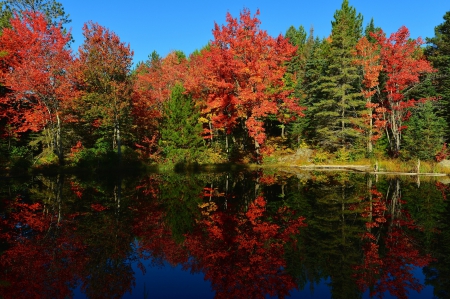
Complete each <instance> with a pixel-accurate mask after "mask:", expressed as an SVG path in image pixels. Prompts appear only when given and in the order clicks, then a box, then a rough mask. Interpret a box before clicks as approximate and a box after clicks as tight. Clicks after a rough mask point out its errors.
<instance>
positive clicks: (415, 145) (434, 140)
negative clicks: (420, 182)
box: [402, 101, 446, 160]
mask: <svg viewBox="0 0 450 299" xmlns="http://www.w3.org/2000/svg"><path fill="white" fill-rule="evenodd" d="M406 126H407V128H406V130H405V131H404V132H403V134H402V138H403V140H402V143H403V150H402V155H403V156H404V157H405V158H413V157H414V158H419V159H421V160H433V159H434V158H435V156H436V153H437V152H439V150H440V149H441V148H442V144H443V143H444V135H445V132H446V123H445V120H444V118H442V117H439V116H437V115H436V113H435V112H434V108H433V102H430V101H428V102H426V103H424V104H421V105H420V106H418V107H417V108H416V109H415V111H414V115H413V116H412V117H411V118H410V119H409V120H408V122H406Z"/></svg>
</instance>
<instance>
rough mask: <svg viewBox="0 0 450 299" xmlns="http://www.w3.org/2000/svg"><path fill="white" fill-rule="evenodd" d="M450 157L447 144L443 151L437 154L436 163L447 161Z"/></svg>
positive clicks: (443, 146) (444, 145)
mask: <svg viewBox="0 0 450 299" xmlns="http://www.w3.org/2000/svg"><path fill="white" fill-rule="evenodd" d="M448 156H449V151H448V149H447V143H444V144H443V145H442V148H441V150H440V151H439V152H438V153H437V154H436V161H437V162H441V161H442V160H445V159H447V157H448Z"/></svg>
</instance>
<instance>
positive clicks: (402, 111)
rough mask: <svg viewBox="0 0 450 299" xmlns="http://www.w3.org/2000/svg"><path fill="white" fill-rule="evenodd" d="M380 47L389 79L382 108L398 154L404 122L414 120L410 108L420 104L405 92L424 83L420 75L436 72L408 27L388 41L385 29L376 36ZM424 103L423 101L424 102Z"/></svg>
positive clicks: (420, 43) (375, 34)
mask: <svg viewBox="0 0 450 299" xmlns="http://www.w3.org/2000/svg"><path fill="white" fill-rule="evenodd" d="M372 36H373V37H374V38H375V39H376V40H377V44H378V46H379V47H380V60H381V65H382V66H383V72H384V73H385V74H386V77H387V80H386V84H385V88H384V92H385V93H386V95H387V96H386V98H385V99H384V100H383V101H382V102H381V107H383V108H385V109H386V112H387V114H386V115H385V117H384V118H383V119H384V120H385V121H386V126H387V127H388V129H389V131H390V135H391V151H392V153H393V154H397V153H398V151H399V150H400V148H399V147H400V138H401V131H402V130H403V129H404V128H405V127H404V126H402V122H403V121H405V120H407V119H408V118H409V117H410V115H411V114H410V111H409V110H408V108H411V107H414V106H415V105H416V102H417V101H416V100H415V99H407V98H405V91H406V90H407V89H409V88H411V87H412V86H414V85H415V84H417V83H419V82H420V76H421V75H423V74H426V73H431V72H434V71H435V70H434V69H433V68H432V67H431V65H430V63H429V62H428V61H427V60H426V59H425V58H424V57H423V55H422V51H421V49H420V45H422V44H423V41H422V40H421V39H420V38H418V39H416V40H411V39H410V38H409V31H408V29H407V28H406V27H404V26H403V27H401V28H400V29H399V30H398V31H397V32H396V33H393V34H391V36H390V37H389V38H386V36H385V34H384V33H383V31H382V30H380V31H378V32H377V33H372ZM422 101H423V100H422Z"/></svg>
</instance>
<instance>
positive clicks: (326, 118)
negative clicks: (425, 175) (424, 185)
mask: <svg viewBox="0 0 450 299" xmlns="http://www.w3.org/2000/svg"><path fill="white" fill-rule="evenodd" d="M1 5H2V15H1V20H0V21H1V23H0V26H1V30H2V35H1V38H0V50H1V52H0V54H1V55H0V60H1V66H0V80H1V86H0V134H1V139H0V159H1V160H2V161H5V165H8V167H14V166H15V164H16V163H19V162H20V163H24V165H30V164H31V163H37V164H45V163H56V162H59V163H60V164H62V163H63V162H64V161H65V160H68V161H69V162H70V163H72V164H74V165H75V164H77V163H79V162H80V161H81V162H82V161H87V160H88V161H91V162H94V163H95V161H97V162H96V163H100V162H101V161H104V160H102V159H103V158H105V157H108V159H110V161H113V160H115V161H121V159H122V158H123V157H122V156H123V155H124V153H127V154H126V157H125V158H127V159H128V158H130V157H133V158H134V159H135V158H137V157H140V158H141V159H143V160H147V161H150V162H156V163H161V162H168V161H173V162H176V161H188V162H189V163H190V162H196V163H197V162H198V163H211V162H212V163H217V162H226V161H240V162H249V161H256V162H261V161H263V158H265V157H268V156H270V155H271V154H272V153H273V152H274V151H276V150H278V149H281V148H284V149H286V148H290V149H291V150H296V149H297V148H298V147H299V146H307V147H309V148H313V149H320V150H322V151H326V152H327V153H328V154H329V155H340V156H342V153H345V157H346V159H357V158H360V157H372V156H373V155H378V156H386V157H388V156H390V157H400V158H404V159H410V158H420V159H427V160H432V159H434V158H435V156H436V155H437V154H438V152H439V151H440V150H441V149H442V148H443V145H444V143H446V142H448V140H447V139H448V137H449V136H448V134H446V130H445V128H446V127H447V126H448V123H449V122H450V118H449V117H448V115H449V113H448V111H450V108H449V107H450V104H449V92H448V89H449V88H450V85H449V84H450V83H449V81H448V70H447V69H448V57H449V55H450V54H449V53H450V52H449V41H450V31H449V30H448V27H449V25H448V21H449V13H447V14H446V15H445V16H444V20H445V21H444V23H443V24H441V25H438V26H437V27H436V36H435V37H432V38H428V39H427V42H428V44H429V45H428V46H427V47H426V48H422V47H421V46H422V44H423V41H422V40H421V39H420V38H418V39H411V38H410V36H409V31H408V29H407V28H406V27H401V28H400V29H399V30H398V31H397V32H394V33H392V34H390V35H389V36H388V35H386V34H385V33H384V32H383V31H382V30H381V29H380V28H377V27H375V25H374V22H373V20H371V22H370V23H369V24H368V25H367V27H366V29H365V30H363V16H362V15H361V14H360V13H358V12H357V11H356V9H355V8H354V7H352V6H351V5H350V3H349V1H348V0H344V1H343V3H342V6H341V7H340V9H338V10H337V11H336V12H335V14H334V19H333V20H332V22H331V24H332V29H331V33H330V35H329V36H328V37H327V38H322V39H321V38H318V37H314V31H313V30H312V29H311V30H310V32H309V35H308V34H307V32H306V30H305V29H304V28H303V27H302V26H300V27H299V28H298V29H296V28H295V27H293V26H292V27H290V28H288V30H287V32H286V36H282V35H280V36H277V37H272V36H270V35H269V34H268V33H267V32H266V31H265V30H263V29H262V28H261V27H260V26H261V21H260V20H259V19H258V16H259V11H257V12H256V14H255V15H252V14H251V12H250V11H249V10H247V9H244V10H243V11H242V12H241V14H240V16H239V18H234V17H233V16H231V15H230V14H229V13H228V14H227V16H226V24H225V25H219V24H217V23H216V24H215V25H214V28H213V39H212V40H211V41H210V42H209V43H208V44H207V46H205V47H203V48H202V49H201V50H198V51H195V52H194V53H192V54H191V55H189V56H186V55H185V54H184V53H182V52H181V51H174V52H171V53H170V54H168V55H167V56H166V57H160V56H159V55H158V54H157V53H156V52H153V53H152V54H151V55H150V56H149V60H148V61H146V62H139V63H138V64H137V65H136V67H135V68H134V69H132V66H133V64H132V58H133V52H132V51H131V49H130V46H129V45H127V44H126V43H124V42H123V41H121V40H120V38H119V37H118V36H117V35H116V34H115V33H114V32H111V31H110V30H108V29H107V28H104V27H102V26H101V25H99V24H97V23H94V22H89V23H87V24H85V26H84V28H83V34H84V38H85V40H84V43H83V44H82V45H81V47H80V49H79V50H78V54H77V55H73V53H72V51H71V49H70V41H71V35H70V32H68V31H67V30H66V29H65V28H64V27H63V25H64V24H67V23H68V22H69V19H68V16H67V15H66V13H65V12H64V9H63V7H62V5H61V4H60V3H58V2H56V1H54V0H53V1H50V0H48V1H43V0H42V1H28V0H21V1H4V2H2V4H1ZM428 103H431V104H428ZM446 138H447V139H446ZM202 139H203V140H202ZM413 140H424V142H425V140H426V142H428V144H429V145H431V146H427V145H426V144H421V143H417V144H414V142H413ZM442 155H443V153H442V152H441V153H440V156H442ZM108 159H107V160H108ZM6 161H7V162H6ZM20 163H19V164H20Z"/></svg>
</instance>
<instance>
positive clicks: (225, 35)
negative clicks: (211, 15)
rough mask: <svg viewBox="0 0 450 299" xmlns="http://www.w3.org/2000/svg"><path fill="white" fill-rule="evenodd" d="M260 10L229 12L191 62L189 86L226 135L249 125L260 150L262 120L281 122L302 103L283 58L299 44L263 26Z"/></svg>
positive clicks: (295, 114)
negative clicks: (291, 85)
mask: <svg viewBox="0 0 450 299" xmlns="http://www.w3.org/2000/svg"><path fill="white" fill-rule="evenodd" d="M258 15H259V11H257V12H256V15H255V16H254V17H252V16H251V15H250V11H249V10H247V9H245V10H244V11H243V12H242V13H241V14H240V19H239V20H238V19H235V18H233V17H232V16H231V14H229V13H228V14H227V18H226V21H227V25H225V26H219V25H218V24H215V27H214V30H213V35H214V40H212V41H211V43H210V45H209V46H208V47H206V48H205V49H203V50H202V51H201V52H200V53H199V54H198V55H193V56H192V57H191V64H192V65H196V66H198V67H199V68H193V69H191V70H190V72H192V74H195V75H190V76H188V78H187V82H186V86H185V87H186V89H187V91H188V92H191V93H192V94H193V95H194V98H196V99H198V100H200V99H204V103H203V110H202V115H203V116H204V117H205V118H207V119H208V120H209V121H210V122H211V124H212V126H213V127H215V128H217V129H222V130H224V131H225V133H226V134H230V133H231V131H232V130H233V129H234V128H235V127H236V126H237V125H238V124H241V123H242V124H245V127H246V129H247V132H248V135H249V136H250V137H251V138H253V140H254V142H255V148H256V150H258V149H259V147H260V145H262V144H263V143H264V141H265V139H266V134H265V129H264V119H265V118H266V117H267V116H269V115H275V116H277V117H278V119H279V120H280V121H282V122H287V121H290V120H293V119H295V118H296V117H298V116H302V115H303V114H302V111H303V110H304V108H302V107H300V106H299V105H298V103H297V99H295V98H292V97H291V95H292V93H293V90H292V89H290V88H287V87H286V85H285V84H284V81H283V76H284V74H285V70H286V67H285V62H287V61H289V60H290V59H291V58H292V57H293V55H294V54H295V52H296V48H295V47H294V46H292V45H291V44H289V42H288V40H287V39H285V38H284V37H283V36H281V35H280V36H278V37H277V38H273V37H271V36H269V35H268V34H267V32H266V31H264V30H261V29H260V28H259V25H260V23H261V22H260V20H259V19H258V18H257V16H258Z"/></svg>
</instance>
